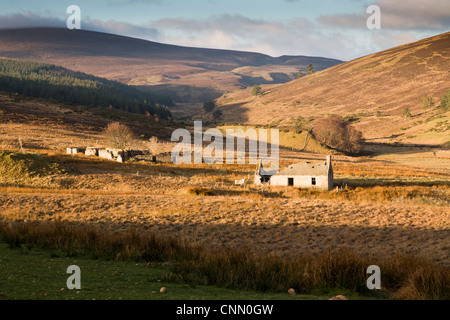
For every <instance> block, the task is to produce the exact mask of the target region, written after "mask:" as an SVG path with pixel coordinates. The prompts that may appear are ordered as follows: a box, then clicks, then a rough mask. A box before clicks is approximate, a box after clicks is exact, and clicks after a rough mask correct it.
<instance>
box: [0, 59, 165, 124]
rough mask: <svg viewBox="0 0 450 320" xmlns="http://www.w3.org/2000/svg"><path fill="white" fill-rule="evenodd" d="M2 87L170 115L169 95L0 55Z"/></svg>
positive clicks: (98, 105)
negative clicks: (158, 94)
mask: <svg viewBox="0 0 450 320" xmlns="http://www.w3.org/2000/svg"><path fill="white" fill-rule="evenodd" d="M0 91H6V92H10V93H19V94H23V95H25V96H30V97H36V98H45V99H51V100H57V101H61V102H65V103H72V104H79V105H84V106H92V107H105V108H106V107H112V108H115V109H120V110H123V111H127V112H131V113H141V114H144V113H147V112H148V113H150V114H151V115H152V116H153V115H157V116H158V117H160V118H162V119H168V118H169V117H171V112H170V110H169V108H168V107H169V106H172V105H173V103H172V101H171V100H170V99H168V98H161V97H158V96H154V95H151V94H149V93H145V92H143V91H140V90H138V89H136V88H134V87H132V86H128V85H125V84H123V83H120V82H117V81H111V80H107V79H103V78H99V77H95V76H92V75H89V74H86V73H81V72H74V71H71V70H68V69H65V68H63V67H58V66H55V65H50V64H44V63H37V62H27V61H17V60H9V59H0Z"/></svg>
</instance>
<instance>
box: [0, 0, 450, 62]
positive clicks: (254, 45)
mask: <svg viewBox="0 0 450 320" xmlns="http://www.w3.org/2000/svg"><path fill="white" fill-rule="evenodd" d="M0 4H1V7H0V8H1V9H0V28H21V27H37V26H49V27H66V20H67V18H68V16H69V15H68V14H67V13H66V9H67V7H68V6H69V5H78V6H79V7H80V8H81V19H82V20H81V23H82V25H81V28H82V29H84V30H94V31H102V32H108V33H114V34H120V35H126V36H132V37H136V38H142V39H146V40H152V41H158V42H163V43H170V44H178V45H184V46H196V47H208V48H220V49H233V50H245V51H254V52H261V53H265V54H269V55H271V56H281V55H309V56H322V57H329V58H337V59H342V60H351V59H354V58H357V57H360V56H364V55H367V54H370V53H374V52H377V51H380V50H383V49H388V48H391V47H394V46H397V45H401V44H404V43H408V42H413V41H416V40H420V39H423V38H427V37H430V36H433V35H437V34H441V33H444V32H448V31H450V0H373V1H365V0H315V1H307V0H70V1H65V0H59V1H54V0H40V1H35V0H0ZM372 4H375V5H378V6H379V7H380V8H381V30H369V29H368V28H367V24H366V21H367V19H368V18H369V16H370V14H367V13H366V11H367V8H368V7H369V6H370V5H372Z"/></svg>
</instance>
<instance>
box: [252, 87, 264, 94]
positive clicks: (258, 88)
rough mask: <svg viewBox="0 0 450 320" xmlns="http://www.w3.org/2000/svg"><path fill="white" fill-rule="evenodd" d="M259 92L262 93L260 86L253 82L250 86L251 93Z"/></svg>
mask: <svg viewBox="0 0 450 320" xmlns="http://www.w3.org/2000/svg"><path fill="white" fill-rule="evenodd" d="M261 94H262V88H261V87H260V86H258V85H257V84H255V85H254V86H253V88H252V95H254V96H259V95H261Z"/></svg>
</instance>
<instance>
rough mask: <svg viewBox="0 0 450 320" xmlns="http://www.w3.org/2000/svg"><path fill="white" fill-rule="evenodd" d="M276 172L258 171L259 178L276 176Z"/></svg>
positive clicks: (262, 169)
mask: <svg viewBox="0 0 450 320" xmlns="http://www.w3.org/2000/svg"><path fill="white" fill-rule="evenodd" d="M277 172H278V170H267V169H264V168H261V169H259V175H260V176H273V175H275V174H277Z"/></svg>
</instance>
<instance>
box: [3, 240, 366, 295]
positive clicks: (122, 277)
mask: <svg viewBox="0 0 450 320" xmlns="http://www.w3.org/2000/svg"><path fill="white" fill-rule="evenodd" d="M0 252H1V253H0V300H16V299H17V300H93V299H95V300H321V299H329V298H331V297H333V296H335V295H337V294H344V295H345V296H346V297H348V298H349V299H364V298H365V299H367V297H364V296H359V295H357V294H353V293H350V292H348V291H347V290H339V291H337V290H336V291H334V290H331V291H328V292H326V291H319V290H318V292H317V293H314V294H310V295H301V294H298V295H289V294H288V293H287V292H286V293H274V292H265V293H258V292H253V291H236V290H230V289H224V288H218V287H214V286H204V285H190V284H186V283H182V282H180V281H179V280H177V277H176V276H175V275H173V274H172V273H171V272H170V271H169V268H167V267H166V266H164V264H162V263H151V264H146V263H132V262H118V261H104V260H93V259H90V258H88V257H67V255H66V253H64V252H62V251H54V250H44V249H38V248H27V247H26V246H22V248H20V249H10V248H9V247H8V246H7V245H6V244H4V243H0ZM70 265H77V266H79V267H80V269H81V289H80V290H76V289H75V290H69V289H68V288H67V285H66V281H67V279H68V277H69V276H70V274H67V273H66V270H67V267H68V266H70ZM162 287H166V288H167V291H166V292H165V293H161V292H160V289H161V288H162ZM372 299H373V297H372Z"/></svg>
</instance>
